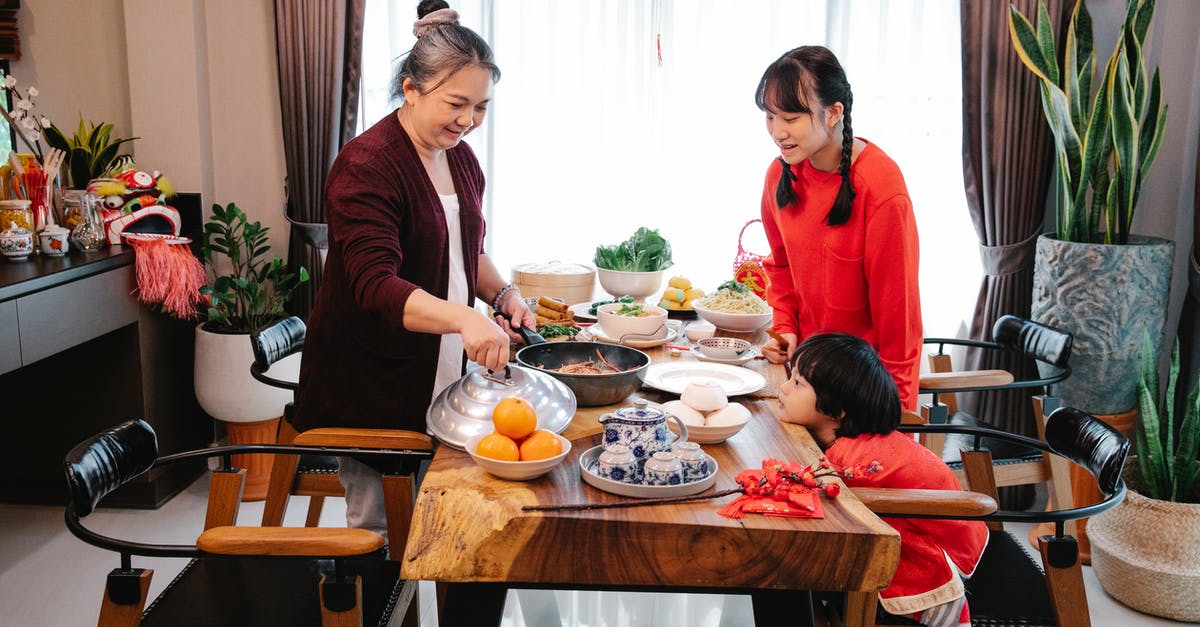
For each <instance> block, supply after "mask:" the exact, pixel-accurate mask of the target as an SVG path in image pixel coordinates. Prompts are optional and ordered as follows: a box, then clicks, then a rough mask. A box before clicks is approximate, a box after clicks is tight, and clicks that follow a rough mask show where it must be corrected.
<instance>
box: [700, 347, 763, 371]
mask: <svg viewBox="0 0 1200 627" xmlns="http://www.w3.org/2000/svg"><path fill="white" fill-rule="evenodd" d="M689 352H690V353H691V355H692V357H695V358H696V359H699V360H700V361H707V362H712V363H714V364H729V365H730V366H741V365H743V364H747V363H749V362H750V361H751V360H752V359H754V358H755V357H758V349H757V348H750V349H747V350H746V352H744V353H742V356H741V357H737V358H735V359H717V358H716V357H709V356H708V355H705V354H704V353H702V352H700V347H699V346H693V347H692V350H691V351H689Z"/></svg>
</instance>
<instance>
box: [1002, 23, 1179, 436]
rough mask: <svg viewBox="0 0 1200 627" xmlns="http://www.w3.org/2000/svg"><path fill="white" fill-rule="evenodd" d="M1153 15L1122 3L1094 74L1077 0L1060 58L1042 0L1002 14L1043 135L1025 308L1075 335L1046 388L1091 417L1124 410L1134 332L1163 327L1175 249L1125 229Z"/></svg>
mask: <svg viewBox="0 0 1200 627" xmlns="http://www.w3.org/2000/svg"><path fill="white" fill-rule="evenodd" d="M1153 15H1154V0H1126V2H1125V11H1124V14H1123V19H1122V20H1121V24H1120V27H1119V33H1118V37H1117V43H1116V45H1115V46H1114V48H1113V51H1112V54H1111V55H1110V56H1109V58H1108V61H1107V63H1105V64H1104V66H1103V69H1102V70H1101V69H1100V66H1099V64H1098V61H1097V59H1096V52H1095V50H1094V48H1093V43H1092V42H1093V39H1092V22H1093V21H1092V15H1091V14H1090V13H1089V12H1088V10H1087V4H1086V3H1085V2H1084V0H1078V1H1077V2H1076V4H1075V6H1074V9H1073V10H1072V12H1071V18H1070V22H1069V24H1068V27H1067V31H1066V38H1065V41H1064V42H1063V47H1062V49H1061V51H1062V54H1061V56H1060V55H1059V48H1057V46H1056V44H1055V41H1054V31H1055V28H1054V26H1053V25H1052V24H1051V19H1050V16H1049V12H1048V11H1047V9H1046V5H1045V3H1044V2H1042V1H1039V2H1038V17H1037V24H1036V26H1035V25H1034V24H1031V23H1030V22H1029V20H1028V19H1027V18H1026V17H1025V16H1024V15H1022V14H1021V13H1020V12H1019V11H1017V10H1016V8H1012V7H1010V9H1009V16H1008V17H1009V19H1008V25H1009V34H1010V36H1011V39H1012V43H1013V49H1014V51H1015V52H1016V54H1017V56H1018V57H1019V58H1020V59H1021V61H1022V62H1023V63H1024V65H1025V66H1026V67H1027V68H1028V69H1029V70H1030V71H1031V72H1032V73H1033V74H1034V75H1035V77H1036V79H1037V84H1038V86H1039V90H1040V94H1041V103H1042V110H1043V112H1044V113H1045V119H1046V122H1047V123H1048V125H1049V127H1050V130H1051V135H1052V136H1053V138H1054V154H1055V159H1054V165H1055V167H1054V173H1055V179H1056V180H1055V195H1054V196H1055V200H1056V210H1055V213H1054V215H1055V216H1056V217H1057V232H1056V233H1055V234H1053V235H1051V234H1043V235H1042V236H1041V237H1039V238H1038V240H1037V243H1036V246H1035V255H1034V274H1033V298H1032V306H1031V312H1030V313H1031V315H1032V318H1033V319H1034V320H1035V321H1037V322H1040V323H1043V324H1048V325H1050V326H1054V327H1058V328H1062V329H1067V330H1069V331H1071V333H1072V334H1074V336H1075V351H1074V353H1073V356H1072V359H1071V366H1072V369H1073V370H1074V374H1073V376H1072V377H1071V378H1070V379H1067V380H1066V381H1065V382H1063V383H1062V384H1060V385H1059V386H1057V388H1056V392H1057V393H1058V394H1059V395H1060V396H1061V397H1062V399H1063V402H1064V403H1066V404H1068V405H1072V406H1074V407H1079V408H1081V409H1084V410H1087V411H1088V412H1091V413H1093V414H1099V415H1118V414H1123V413H1126V412H1129V411H1130V410H1131V408H1132V407H1133V406H1134V402H1135V389H1134V388H1135V385H1134V383H1135V382H1136V380H1137V377H1136V372H1137V367H1138V352H1139V350H1140V347H1141V339H1142V334H1143V333H1144V332H1148V333H1149V334H1150V335H1151V337H1152V338H1153V339H1155V340H1156V341H1159V342H1161V339H1162V331H1163V326H1164V324H1165V323H1166V311H1167V303H1168V296H1169V293H1170V284H1171V271H1172V268H1173V261H1174V256H1175V245H1174V243H1173V242H1171V241H1170V240H1166V239H1163V238H1159V237H1149V236H1143V235H1134V234H1132V233H1131V232H1130V230H1131V228H1132V223H1133V217H1134V210H1135V208H1136V207H1137V204H1138V201H1139V198H1140V196H1141V192H1142V188H1143V184H1144V183H1145V181H1146V177H1147V174H1148V172H1149V170H1150V167H1151V166H1152V165H1153V163H1154V160H1155V157H1156V156H1157V155H1158V149H1159V146H1160V145H1161V144H1162V138H1163V135H1164V132H1165V129H1166V120H1167V105H1166V103H1164V102H1163V99H1162V94H1163V88H1162V82H1161V79H1160V76H1159V72H1158V70H1157V69H1155V70H1154V72H1153V74H1150V73H1148V72H1147V71H1146V62H1145V59H1144V57H1143V46H1144V44H1145V41H1146V35H1147V33H1148V32H1149V29H1150V22H1151V19H1152V18H1153ZM1113 17H1117V16H1115V15H1114V16H1113ZM1060 59H1061V65H1060V63H1059V60H1060ZM1098 70H1099V72H1098ZM1097 76H1099V84H1098V85H1097V84H1096V82H1095V79H1096V77H1097Z"/></svg>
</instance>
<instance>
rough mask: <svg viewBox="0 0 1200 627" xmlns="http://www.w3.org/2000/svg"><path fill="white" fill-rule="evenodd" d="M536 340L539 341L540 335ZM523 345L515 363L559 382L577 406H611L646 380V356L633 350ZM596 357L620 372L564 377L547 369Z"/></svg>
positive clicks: (597, 345)
mask: <svg viewBox="0 0 1200 627" xmlns="http://www.w3.org/2000/svg"><path fill="white" fill-rule="evenodd" d="M524 331H525V330H524V329H522V335H524ZM530 333H532V332H530ZM534 335H536V334H534ZM538 337H539V339H540V336H538ZM526 342H527V343H528V344H529V345H528V346H526V347H524V348H522V349H520V350H518V351H517V363H518V364H520V365H522V366H525V367H526V368H532V369H534V370H537V371H539V372H544V373H546V374H548V375H550V376H552V377H554V378H555V379H558V380H559V381H562V382H563V383H564V384H566V386H567V387H569V388H571V391H572V392H574V393H575V400H576V402H577V403H578V404H579V406H580V407H597V406H601V405H612V404H613V403H618V402H620V401H623V400H625V399H626V398H627V397H628V396H629V395H630V394H633V393H634V392H636V391H637V390H638V388H640V387H642V381H643V380H644V379H645V378H646V368H647V367H648V366H649V365H650V356H649V355H647V354H646V353H643V352H642V351H640V350H638V349H636V348H630V347H628V346H622V345H620V344H604V343H600V342H548V343H545V342H544V343H540V344H536V343H529V342H528V338H526ZM597 354H599V355H603V356H604V360H605V361H607V362H608V363H610V364H612V365H613V366H614V367H615V368H618V369H620V370H621V372H605V373H603V374H568V373H563V372H552V371H551V370H550V369H551V368H561V367H563V366H569V365H572V364H579V363H583V362H585V361H600V358H599V357H598V356H597Z"/></svg>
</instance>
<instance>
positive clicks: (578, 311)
mask: <svg viewBox="0 0 1200 627" xmlns="http://www.w3.org/2000/svg"><path fill="white" fill-rule="evenodd" d="M591 308H592V304H591V303H575V304H574V305H571V306H570V307H569V309H570V310H571V312H572V313H574V314H575V321H576V322H595V321H596V314H590V313H588V310H589V309H591Z"/></svg>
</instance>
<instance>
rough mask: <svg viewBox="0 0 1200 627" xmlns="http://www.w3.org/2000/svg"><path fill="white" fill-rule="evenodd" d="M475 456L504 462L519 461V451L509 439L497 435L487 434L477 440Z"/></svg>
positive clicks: (515, 444)
mask: <svg viewBox="0 0 1200 627" xmlns="http://www.w3.org/2000/svg"><path fill="white" fill-rule="evenodd" d="M475 454H476V455H479V456H480V457H486V458H488V459H498V460H500V461H505V462H515V461H520V459H521V451H520V449H518V448H517V443H516V442H513V441H512V439H511V438H508V437H505V436H503V435H500V434H499V433H489V434H487V435H485V436H483V439H481V440H479V444H477V445H476V446H475Z"/></svg>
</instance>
